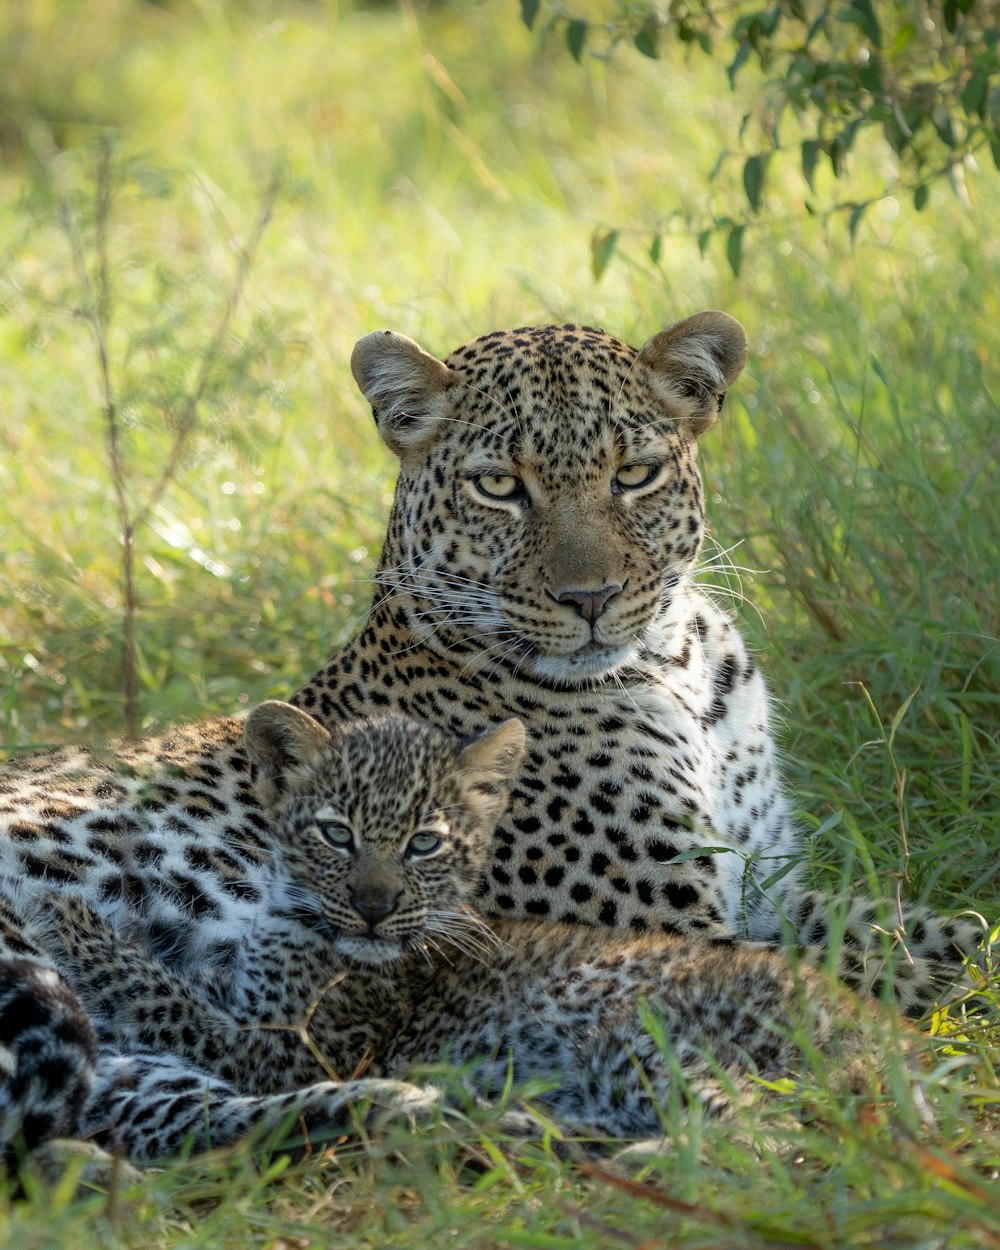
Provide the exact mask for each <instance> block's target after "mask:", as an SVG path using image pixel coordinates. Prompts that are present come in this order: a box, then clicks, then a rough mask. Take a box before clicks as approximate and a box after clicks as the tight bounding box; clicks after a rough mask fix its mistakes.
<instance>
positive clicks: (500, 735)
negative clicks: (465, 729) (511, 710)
mask: <svg viewBox="0 0 1000 1250" xmlns="http://www.w3.org/2000/svg"><path fill="white" fill-rule="evenodd" d="M525 742H526V735H525V732H524V725H523V724H522V723H521V722H520V721H519V720H518V719H517V718H516V717H514V718H512V719H511V720H505V721H504V722H503V724H502V725H499V726H497V728H496V729H487V730H486V731H485V732H483V733H481V734H477V735H476V736H475V737H474V738H469V739H466V741H465V744H464V745H463V747H462V750H461V752H460V753H459V757H458V764H459V768H460V770H461V772H462V774H463V776H464V779H465V781H466V800H467V802H468V804H469V806H470V808H471V809H472V811H473V812H474V813H475V814H476V815H477V816H478V817H479V818H480V819H481V820H492V821H496V820H499V819H500V817H501V816H502V815H503V813H504V811H505V810H506V807H507V800H508V795H509V793H510V783H511V782H512V781H513V780H514V778H515V777H516V776H517V770H518V768H520V766H521V760H522V759H523V758H524V749H525Z"/></svg>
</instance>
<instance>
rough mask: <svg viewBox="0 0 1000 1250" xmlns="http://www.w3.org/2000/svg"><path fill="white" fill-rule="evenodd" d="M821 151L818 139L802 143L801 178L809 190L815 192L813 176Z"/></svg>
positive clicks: (806, 140)
mask: <svg viewBox="0 0 1000 1250" xmlns="http://www.w3.org/2000/svg"><path fill="white" fill-rule="evenodd" d="M821 150H822V149H821V148H820V143H819V140H818V139H805V140H803V143H802V177H803V178H805V180H806V182H807V183H808V184H809V190H810V191H815V190H816V188H815V187H814V186H813V174H814V173H815V172H816V163H817V161H818V160H819V154H820V151H821Z"/></svg>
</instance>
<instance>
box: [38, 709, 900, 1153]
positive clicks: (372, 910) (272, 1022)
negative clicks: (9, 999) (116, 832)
mask: <svg viewBox="0 0 1000 1250" xmlns="http://www.w3.org/2000/svg"><path fill="white" fill-rule="evenodd" d="M247 740H248V750H249V751H250V753H251V755H252V756H253V757H254V758H255V759H256V760H257V761H258V762H259V764H260V768H261V774H262V776H263V779H264V782H263V788H264V789H266V790H268V791H270V793H264V794H263V796H262V797H263V801H264V803H265V806H266V807H267V809H268V812H269V818H270V821H271V837H272V838H273V840H274V852H275V881H276V882H278V881H280V882H281V887H280V888H281V891H282V893H283V894H285V895H288V894H293V895H297V896H298V897H299V898H300V915H301V918H302V926H303V928H302V932H301V933H300V934H299V935H298V939H297V940H296V941H295V943H294V945H288V944H287V936H285V935H283V937H282V938H281V939H279V941H277V942H275V941H266V942H263V943H260V942H256V941H251V942H248V943H247V944H246V945H245V946H244V948H243V950H242V952H241V955H240V957H239V959H238V961H237V963H236V965H235V966H234V969H233V978H232V983H230V984H229V985H227V986H225V987H224V988H223V989H222V990H221V991H218V992H216V993H215V994H214V995H209V994H208V993H206V989H205V987H197V988H195V987H192V986H191V985H190V983H189V982H187V981H186V980H185V979H184V978H183V977H181V976H178V975H177V974H175V973H171V972H170V971H169V970H168V969H167V968H165V967H164V965H163V964H162V963H159V962H157V961H156V960H154V959H150V958H148V957H147V956H145V955H144V953H143V952H142V951H141V950H140V949H138V948H136V947H131V948H129V947H128V946H127V945H126V944H125V943H123V941H122V939H121V937H120V936H119V935H118V934H117V933H116V932H115V930H114V929H113V928H112V927H111V926H110V925H109V924H108V923H107V922H106V921H103V920H101V919H100V918H99V917H98V916H97V915H96V914H94V913H93V912H92V911H91V910H90V909H89V908H87V907H86V906H85V905H80V904H79V903H77V902H75V901H74V902H71V903H70V904H69V905H68V906H67V907H66V908H65V909H64V912H63V916H62V919H61V922H60V926H59V936H60V938H61V940H62V942H63V943H64V944H65V947H66V959H67V961H68V963H69V966H70V968H71V971H72V976H73V979H74V982H75V984H76V985H77V986H78V988H79V989H80V990H81V992H82V994H83V997H84V1000H85V1001H86V1002H87V1004H88V1006H89V1007H90V1008H91V1010H92V1011H93V1012H94V1014H95V1017H96V1018H98V1019H101V1020H103V1021H108V1022H109V1023H110V1025H111V1027H112V1028H113V1030H114V1033H115V1036H116V1038H117V1040H118V1041H119V1043H120V1044H123V1045H135V1044H139V1045H147V1046H152V1047H155V1048H156V1049H158V1050H162V1051H165V1052H168V1053H173V1054H178V1055H182V1056H184V1057H185V1058H188V1059H190V1060H192V1061H194V1062H196V1063H198V1064H201V1065H204V1066H205V1067H207V1068H209V1069H211V1070H213V1071H216V1072H218V1073H219V1074H220V1075H222V1076H224V1077H225V1078H227V1079H230V1080H240V1079H241V1078H240V1076H239V1074H240V1073H247V1074H249V1075H248V1076H246V1077H244V1078H242V1079H243V1082H244V1084H245V1085H246V1087H247V1088H248V1090H254V1089H257V1088H258V1087H259V1088H263V1089H267V1090H271V1091H273V1090H275V1089H283V1088H289V1089H294V1088H296V1087H297V1086H300V1085H302V1084H306V1083H308V1082H310V1081H316V1080H318V1079H320V1078H321V1077H322V1076H323V1075H324V1074H329V1073H330V1072H333V1073H336V1074H338V1075H346V1074H350V1073H352V1072H353V1071H355V1070H357V1069H359V1068H361V1067H362V1066H363V1067H364V1068H365V1070H366V1072H367V1073H368V1074H369V1075H372V1076H381V1077H394V1078H404V1077H406V1076H408V1075H409V1074H410V1072H411V1069H412V1068H413V1065H414V1062H421V1061H422V1062H425V1063H431V1064H434V1065H440V1064H442V1063H451V1064H454V1065H458V1066H460V1067H461V1069H462V1070H463V1073H464V1075H465V1079H466V1080H467V1081H468V1082H470V1083H471V1084H472V1087H473V1091H474V1092H475V1093H476V1094H480V1095H484V1096H486V1097H495V1096H496V1095H498V1094H500V1093H501V1092H502V1091H503V1090H504V1088H505V1086H506V1085H507V1084H508V1082H509V1081H513V1082H515V1083H517V1084H521V1083H523V1082H525V1081H527V1080H529V1079H532V1078H537V1079H540V1080H541V1081H543V1082H545V1083H546V1084H547V1086H548V1087H547V1088H544V1087H543V1089H542V1091H541V1092H540V1093H539V1095H538V1101H539V1102H541V1103H542V1104H544V1105H545V1106H546V1108H547V1110H548V1111H549V1112H550V1113H551V1114H552V1115H553V1116H554V1117H555V1119H556V1120H557V1122H558V1123H559V1125H560V1126H561V1127H562V1128H563V1129H564V1130H565V1131H567V1132H569V1133H572V1134H575V1135H586V1136H588V1137H590V1136H597V1137H604V1138H608V1137H610V1138H627V1137H638V1138H648V1137H652V1136H654V1135H656V1134H657V1133H659V1132H661V1131H662V1124H663V1116H664V1114H665V1108H666V1107H667V1106H668V1103H669V1100H670V1099H671V1097H674V1098H681V1099H693V1100H696V1101H697V1102H699V1103H700V1104H701V1106H702V1107H703V1108H704V1109H705V1110H706V1111H708V1112H709V1113H711V1114H716V1115H720V1114H721V1115H725V1114H727V1113H729V1112H730V1111H731V1110H732V1108H733V1106H734V1105H735V1103H736V1101H738V1100H739V1099H740V1098H742V1097H747V1096H750V1094H751V1090H752V1088H753V1087H754V1078H762V1079H763V1080H765V1081H774V1080H777V1079H780V1078H786V1077H788V1076H789V1075H791V1074H793V1073H794V1072H795V1070H796V1068H797V1066H798V1065H799V1064H800V1063H801V1060H802V1047H801V1041H802V1038H803V1037H804V1038H806V1039H807V1045H808V1048H809V1049H810V1051H811V1052H812V1053H813V1055H814V1056H815V1055H816V1054H817V1053H822V1052H825V1053H826V1058H827V1059H828V1060H830V1061H832V1062H833V1063H834V1065H835V1066H836V1069H837V1071H838V1073H839V1075H840V1077H841V1078H846V1079H847V1080H848V1081H850V1082H851V1083H852V1084H853V1085H854V1086H855V1087H857V1085H859V1084H860V1083H862V1082H863V1081H865V1080H866V1079H867V1078H868V1077H869V1076H871V1075H872V1074H874V1073H875V1071H876V1070H877V1065H876V1064H875V1063H874V1062H873V1056H874V1054H875V1048H874V1038H875V1032H876V1031H875V1029H874V1028H873V1026H874V1024H875V1016H874V1012H868V1011H865V1010H863V1009H862V1008H861V1005H860V1004H859V1003H858V1002H857V1001H855V1002H854V1003H853V1004H850V1003H849V1002H848V999H849V997H850V996H849V993H848V991H846V990H843V989H839V988H838V987H836V986H834V985H833V984H832V983H831V980H830V978H829V977H828V976H824V975H822V974H820V973H818V972H816V971H814V970H813V969H811V968H808V967H805V966H802V967H798V968H795V967H793V965H792V964H790V963H789V961H788V960H787V959H786V958H785V957H784V956H783V955H782V954H780V953H778V952H775V951H772V950H769V949H762V948H755V947H753V946H752V945H750V944H743V945H742V946H737V945H736V944H735V943H734V942H733V941H732V940H731V939H729V940H726V939H717V938H686V937H683V936H680V935H677V934H671V935H665V934H649V935H645V936H642V937H636V936H635V935H628V934H610V935H608V936H607V937H606V938H605V939H604V941H602V942H600V943H595V942H594V940H593V934H592V933H591V932H589V931H588V930H587V929H586V928H584V927H583V926H580V925H559V924H544V923H538V922H531V921H492V922H483V921H482V920H479V919H478V918H477V917H476V916H475V914H474V913H473V912H471V911H470V910H467V909H466V905H467V904H468V902H469V901H470V900H471V899H472V898H473V897H474V896H475V893H476V890H477V887H478V884H479V881H480V879H481V876H482V872H483V869H484V867H485V865H486V857H487V854H488V852H489V839H490V834H491V833H492V829H493V825H494V823H495V821H496V819H497V816H498V815H499V814H500V811H501V809H502V807H503V806H504V805H505V800H506V793H505V792H506V791H507V789H508V788H509V784H510V780H511V778H512V776H513V774H514V771H515V769H516V767H517V764H518V762H519V760H520V756H521V751H522V747H523V741H524V733H523V727H522V726H521V724H520V722H518V721H516V720H513V721H508V722H506V723H505V724H504V725H502V726H501V727H500V728H499V729H497V730H494V731H492V732H491V733H489V734H486V735H480V736H479V737H477V738H475V739H473V740H472V741H471V742H466V743H463V742H461V741H460V740H457V739H455V738H453V737H452V736H451V735H448V734H445V733H444V732H442V731H441V730H438V729H435V728H432V727H430V726H427V725H426V724H425V723H424V722H418V721H413V720H410V719H407V718H401V717H390V718H386V719H382V720H379V721H374V722H367V723H366V722H353V723H349V724H347V725H346V726H343V727H340V728H338V729H337V730H335V732H334V735H333V737H332V738H331V737H330V735H328V734H327V733H326V731H325V730H322V729H321V728H320V727H319V726H318V725H317V723H316V722H315V721H314V720H312V718H310V717H308V716H307V715H306V714H305V713H303V712H299V711H297V710H296V709H295V708H292V707H290V706H289V705H288V704H264V705H263V706H262V707H261V708H260V709H258V710H257V712H255V713H254V714H253V715H252V716H251V717H250V720H249V722H248V724H247ZM273 782H280V785H278V786H275V787H274V788H273V789H272V783H273ZM644 1014H645V1017H646V1018H645V1019H644ZM650 1021H655V1023H654V1024H653V1031H652V1032H651V1031H650V1028H649V1024H650ZM359 1022H363V1027H359ZM657 1031H658V1032H659V1034H660V1036H659V1037H657V1036H656V1035H655V1034H656V1033H657ZM758 1088H759V1086H758Z"/></svg>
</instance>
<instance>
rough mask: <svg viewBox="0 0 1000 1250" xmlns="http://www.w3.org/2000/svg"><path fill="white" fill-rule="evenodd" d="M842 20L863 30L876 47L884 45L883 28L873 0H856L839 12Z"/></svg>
mask: <svg viewBox="0 0 1000 1250" xmlns="http://www.w3.org/2000/svg"><path fill="white" fill-rule="evenodd" d="M837 17H838V18H839V19H840V21H842V22H850V23H851V24H852V25H854V26H857V27H858V29H859V30H861V31H862V32H863V33H864V35H865V38H866V39H867V40H868V42H869V43H870V44H871V45H872V47H874V48H881V46H882V28H881V26H879V24H878V18H877V17H876V16H875V10H874V8H873V7H872V0H854V3H853V4H851V5H850V6H849V7H848V8H846V9H844V10H843V11H842V12H840V13H838V14H837Z"/></svg>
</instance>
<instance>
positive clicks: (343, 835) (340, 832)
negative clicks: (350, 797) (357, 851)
mask: <svg viewBox="0 0 1000 1250" xmlns="http://www.w3.org/2000/svg"><path fill="white" fill-rule="evenodd" d="M315 825H316V828H317V829H318V830H319V836H320V837H321V838H322V839H323V841H324V842H326V843H328V844H329V845H330V846H332V847H333V848H334V850H336V851H349V850H350V849H351V848H352V847H353V846H354V834H353V833H351V831H350V829H348V827H347V826H346V825H345V824H342V823H341V822H340V821H339V820H323V819H322V818H320V817H316V819H315Z"/></svg>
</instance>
